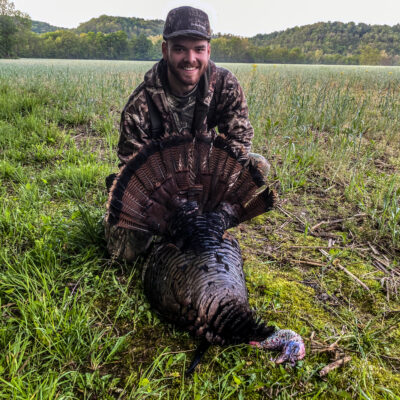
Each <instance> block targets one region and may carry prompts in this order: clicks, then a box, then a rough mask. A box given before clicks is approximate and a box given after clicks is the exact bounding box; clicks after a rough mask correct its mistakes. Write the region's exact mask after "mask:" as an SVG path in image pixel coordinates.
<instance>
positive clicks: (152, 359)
mask: <svg viewBox="0 0 400 400" xmlns="http://www.w3.org/2000/svg"><path fill="white" fill-rule="evenodd" d="M150 65H151V64H150V63H137V62H112V61H110V62H108V61H62V60H58V61H49V60H47V61H39V60H13V61H4V60H3V61H0V151H1V153H0V179H1V182H2V184H1V186H0V199H1V200H0V208H1V210H0V307H1V308H0V309H1V319H0V398H2V399H115V398H117V399H153V398H155V399H157V398H160V399H161V398H162V399H166V398H169V399H175V398H176V399H196V400H199V399H221V400H222V399H265V398H274V399H289V398H295V399H301V398H307V399H318V398H321V399H339V398H343V399H400V374H399V372H400V327H399V325H400V324H399V321H400V266H399V262H400V257H399V255H400V176H399V168H400V68H388V67H380V68H377V67H340V66H335V67H327V66H324V67H320V66H275V65H258V66H256V65H254V66H252V65H239V64H235V65H229V66H228V67H229V68H230V69H231V70H233V71H234V72H235V73H236V75H237V76H238V78H239V80H240V82H241V83H242V85H243V87H244V90H245V92H246V96H247V99H248V103H249V107H250V117H251V121H252V123H253V126H254V128H255V132H256V135H255V139H254V142H253V143H254V146H253V148H254V151H256V152H260V153H262V154H264V155H265V156H266V157H267V158H268V159H269V160H270V162H271V164H272V172H271V186H273V187H274V188H275V189H276V190H277V192H278V193H279V204H278V206H277V208H276V209H275V210H274V211H272V212H270V213H269V214H266V215H263V216H260V217H258V218H256V219H254V220H253V221H251V222H250V223H246V224H242V225H241V226H239V227H238V228H237V229H235V230H234V232H233V233H234V234H235V235H236V237H238V238H239V240H240V243H241V246H242V250H243V256H244V259H245V272H246V277H247V283H248V289H249V294H250V303H251V305H252V306H253V307H254V308H255V309H256V311H257V315H258V316H260V317H261V318H263V319H264V320H265V321H269V322H270V323H273V324H276V325H277V326H278V327H281V328H291V329H294V330H296V331H298V332H299V333H301V334H302V335H303V337H304V338H305V342H306V348H307V355H306V358H305V360H304V361H301V362H300V363H299V364H298V365H297V366H296V367H294V368H291V367H288V366H279V367H277V366H276V365H274V363H273V362H271V361H270V359H271V357H272V356H273V354H272V353H266V352H261V351H258V350H256V349H253V348H249V347H248V346H235V347H225V348H220V347H214V348H212V349H211V350H210V351H209V353H208V354H207V355H206V357H205V359H204V361H203V363H202V364H201V365H200V367H199V368H198V369H197V372H196V373H195V374H194V376H192V377H190V378H185V377H184V374H183V373H184V371H185V368H186V367H187V365H188V362H190V359H191V357H192V355H193V349H194V348H195V346H196V342H195V341H194V340H193V339H192V338H191V337H189V335H187V334H186V333H182V332H179V331H177V330H175V329H174V327H172V326H170V325H167V324H165V323H164V322H162V321H160V320H159V319H158V317H157V316H156V314H155V313H153V312H152V311H151V310H150V309H149V305H148V303H147V301H146V299H145V297H144V295H143V290H142V285H141V280H140V266H141V264H142V262H143V260H141V259H138V260H137V262H136V264H135V265H127V264H121V263H112V262H111V260H110V258H109V257H108V255H107V254H106V251H105V245H104V239H103V232H102V225H101V220H102V216H103V214H104V212H105V201H106V197H107V195H106V190H105V185H104V178H105V177H106V176H107V175H108V174H109V173H111V172H115V171H116V169H117V168H116V166H117V158H116V154H115V149H116V145H117V141H118V124H119V116H120V112H121V109H122V107H123V105H124V103H125V102H126V100H127V98H128V96H129V94H130V92H131V91H132V90H133V88H134V87H136V85H137V84H138V83H139V82H140V81H141V80H142V77H143V74H144V72H145V71H146V70H147V69H148V68H149V67H150ZM341 359H342V360H343V359H345V360H346V363H345V365H343V366H341V367H339V368H336V369H333V370H332V371H330V372H329V373H328V374H326V375H324V376H321V371H323V368H324V367H325V366H327V365H329V364H331V363H332V362H334V361H335V360H341Z"/></svg>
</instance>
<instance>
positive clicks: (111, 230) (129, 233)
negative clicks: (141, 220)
mask: <svg viewBox="0 0 400 400" xmlns="http://www.w3.org/2000/svg"><path fill="white" fill-rule="evenodd" d="M104 231H105V239H106V242H107V250H108V253H109V254H110V256H111V257H112V258H115V259H117V260H125V261H128V262H132V261H134V260H135V259H136V257H137V256H138V255H140V254H142V253H144V252H145V251H146V250H147V249H148V248H149V246H150V244H151V242H152V239H153V236H152V235H151V234H149V233H147V232H140V231H134V230H131V229H125V228H120V227H117V226H115V225H114V226H111V225H110V224H108V223H107V222H105V223H104Z"/></svg>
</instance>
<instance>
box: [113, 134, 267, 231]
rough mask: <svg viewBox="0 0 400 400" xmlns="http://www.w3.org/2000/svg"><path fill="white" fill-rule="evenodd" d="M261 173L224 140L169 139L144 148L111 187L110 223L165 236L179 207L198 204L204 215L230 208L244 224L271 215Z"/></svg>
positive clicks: (120, 173) (189, 136) (183, 137)
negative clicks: (260, 216)
mask: <svg viewBox="0 0 400 400" xmlns="http://www.w3.org/2000/svg"><path fill="white" fill-rule="evenodd" d="M263 186H265V182H264V180H263V178H262V175H261V173H260V172H259V171H258V170H257V169H256V168H255V167H252V166H251V165H247V164H246V162H244V161H241V158H240V155H239V156H238V155H236V154H235V153H234V152H233V151H232V150H231V147H230V146H229V143H228V141H227V140H226V139H224V138H223V137H221V136H218V137H217V138H216V140H214V141H211V140H207V139H199V138H196V139H194V138H193V136H192V135H184V136H170V137H168V138H163V139H162V141H158V142H154V143H151V144H149V145H146V146H144V147H143V148H142V149H141V150H140V152H139V153H138V154H137V155H135V156H134V157H132V158H131V159H130V160H129V161H128V163H127V164H126V165H125V166H124V167H123V168H122V169H121V170H120V172H119V174H118V175H117V177H116V179H115V180H114V183H113V185H112V187H111V190H110V193H109V198H108V203H107V209H108V211H107V220H108V222H109V223H111V224H112V225H117V226H119V227H123V228H128V229H135V230H142V231H146V232H151V233H154V234H159V235H163V234H164V233H165V232H166V230H167V228H168V223H169V221H170V220H171V218H173V216H174V215H175V214H176V212H177V210H178V209H179V207H181V206H182V204H183V203H185V202H187V201H194V202H196V203H197V204H198V209H199V212H200V213H202V212H203V213H204V212H210V211H214V210H215V209H217V208H218V206H219V205H220V204H221V203H228V204H231V205H232V206H233V207H231V209H232V210H235V215H234V217H235V220H236V221H238V222H243V221H245V220H247V219H250V218H253V217H255V216H257V215H259V214H261V213H263V212H265V211H268V210H269V209H270V208H271V207H272V205H273V202H274V195H273V193H272V192H271V191H270V190H268V189H265V190H264V191H262V188H263Z"/></svg>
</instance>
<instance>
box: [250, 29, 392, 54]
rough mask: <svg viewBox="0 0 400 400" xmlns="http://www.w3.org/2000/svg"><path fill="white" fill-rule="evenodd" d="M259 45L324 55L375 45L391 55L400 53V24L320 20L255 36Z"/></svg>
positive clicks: (350, 52) (253, 40)
mask: <svg viewBox="0 0 400 400" xmlns="http://www.w3.org/2000/svg"><path fill="white" fill-rule="evenodd" d="M250 40H251V42H252V43H253V44H254V45H256V46H281V47H286V48H289V49H291V48H296V47H297V48H300V49H301V50H302V51H303V52H305V53H307V52H312V51H317V50H320V51H322V52H323V53H324V54H340V55H346V54H355V53H359V51H360V48H362V47H363V46H366V45H372V46H373V47H374V48H376V49H378V50H380V51H382V50H384V51H386V52H387V54H389V55H392V56H393V55H398V54H400V24H397V25H394V26H388V25H367V24H363V23H360V24H355V23H354V22H349V23H343V22H318V23H315V24H312V25H304V26H300V27H299V26H296V27H295V28H290V29H286V30H284V31H280V32H273V33H270V34H259V35H256V36H254V37H252V38H251V39H250Z"/></svg>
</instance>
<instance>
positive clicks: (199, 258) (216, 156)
mask: <svg viewBox="0 0 400 400" xmlns="http://www.w3.org/2000/svg"><path fill="white" fill-rule="evenodd" d="M273 202H274V194H273V192H272V191H270V190H269V189H268V188H267V187H266V185H265V182H264V179H263V176H262V175H261V173H260V171H259V170H258V169H257V168H255V167H254V166H252V165H247V164H246V162H245V161H243V160H242V157H241V156H240V155H237V154H235V153H233V151H232V150H231V149H230V147H229V143H228V142H227V141H226V140H225V139H224V138H223V137H222V136H221V135H219V136H218V137H217V138H216V140H215V141H214V142H207V141H204V140H200V139H194V138H193V136H179V137H169V138H165V139H163V140H162V141H158V142H155V143H153V144H151V145H149V146H146V147H144V148H143V149H142V150H141V151H140V152H139V153H138V154H137V155H136V156H135V157H133V158H132V159H131V160H130V161H129V162H128V163H127V164H126V165H125V166H124V167H123V168H122V169H121V171H120V173H119V174H118V176H117V178H116V179H115V180H114V183H113V185H112V188H111V190H110V194H109V200H108V204H107V207H108V211H107V219H108V222H109V223H110V224H112V225H114V224H115V225H117V226H119V227H123V228H126V229H135V230H140V231H144V232H149V233H152V234H155V235H158V236H160V237H161V240H160V241H159V242H158V243H156V244H155V245H154V246H153V248H152V250H151V252H150V255H149V256H148V259H147V262H146V265H145V267H144V269H143V284H144V290H145V293H146V295H147V297H148V299H149V302H150V304H151V305H152V307H154V308H155V309H156V310H157V311H158V312H159V313H160V314H161V316H162V317H164V318H165V319H167V320H169V321H171V322H173V323H175V324H176V325H178V326H180V327H182V328H184V329H187V330H189V331H190V332H191V333H192V334H193V335H194V336H195V337H200V338H203V343H202V344H201V345H200V347H199V348H198V351H197V355H196V357H195V361H194V363H193V364H192V367H191V370H193V368H194V366H195V365H196V364H197V362H198V361H199V360H200V358H201V355H202V354H203V353H204V352H205V350H206V349H207V347H208V346H209V344H220V345H223V344H228V343H250V344H252V345H254V346H257V347H262V348H274V349H277V350H283V353H282V355H281V356H280V358H279V359H278V362H283V361H287V360H288V361H290V362H291V363H294V362H295V361H296V360H297V359H301V358H303V357H304V344H303V342H302V340H301V337H300V336H299V335H297V334H296V333H294V332H292V331H287V330H285V331H277V332H274V331H275V329H274V327H272V326H266V325H265V324H263V323H260V322H259V321H257V320H256V318H255V316H254V312H253V311H252V310H251V309H250V307H249V303H248V297H247V289H246V285H245V278H244V273H243V260H242V256H241V252H240V247H239V244H238V242H237V240H236V239H235V238H233V237H232V236H231V235H230V234H229V233H227V232H226V230H227V229H229V228H231V227H233V226H236V225H237V224H239V223H240V222H243V221H246V220H248V219H251V218H253V217H255V216H257V215H259V214H261V213H264V212H265V211H268V210H269V209H271V208H272V206H273ZM264 339H265V340H264ZM263 340H264V341H263Z"/></svg>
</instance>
